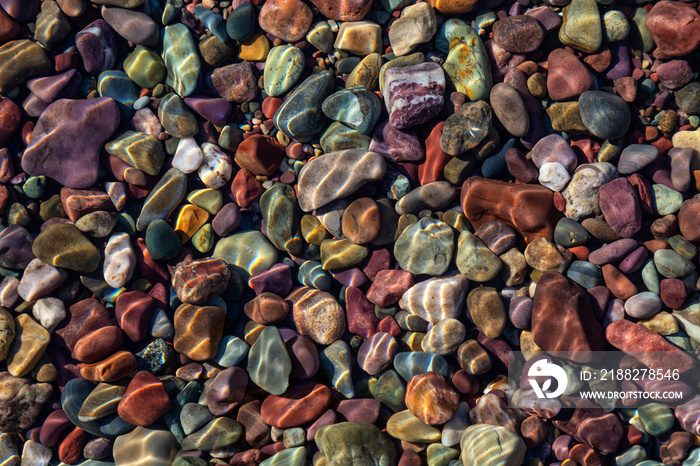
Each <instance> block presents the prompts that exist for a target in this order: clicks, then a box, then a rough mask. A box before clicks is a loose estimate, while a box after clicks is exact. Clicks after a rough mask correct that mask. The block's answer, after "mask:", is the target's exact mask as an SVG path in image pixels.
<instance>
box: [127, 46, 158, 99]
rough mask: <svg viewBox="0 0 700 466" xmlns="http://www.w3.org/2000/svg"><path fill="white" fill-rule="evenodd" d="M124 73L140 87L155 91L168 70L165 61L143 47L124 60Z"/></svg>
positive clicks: (138, 47)
mask: <svg viewBox="0 0 700 466" xmlns="http://www.w3.org/2000/svg"><path fill="white" fill-rule="evenodd" d="M124 71H126V74H127V75H128V76H129V78H130V79H131V80H132V81H134V82H135V83H136V84H138V85H139V86H141V87H143V88H146V89H153V88H154V87H155V86H157V85H158V84H160V83H161V82H163V80H164V79H165V75H166V74H167V69H166V68H165V63H163V59H162V58H160V56H159V55H157V54H156V53H155V52H153V51H151V50H149V49H147V48H146V47H144V46H143V45H139V46H137V47H136V48H135V49H134V51H133V52H131V53H130V54H129V55H128V56H127V57H126V58H125V59H124Z"/></svg>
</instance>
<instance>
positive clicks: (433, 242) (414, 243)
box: [394, 217, 454, 276]
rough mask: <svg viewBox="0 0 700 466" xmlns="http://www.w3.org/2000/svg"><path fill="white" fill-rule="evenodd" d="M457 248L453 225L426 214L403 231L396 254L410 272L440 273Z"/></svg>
mask: <svg viewBox="0 0 700 466" xmlns="http://www.w3.org/2000/svg"><path fill="white" fill-rule="evenodd" d="M419 244H420V247H418V245H419ZM453 249H454V233H453V230H452V228H451V227H450V226H448V225H447V224H445V223H443V222H441V221H439V220H436V219H432V218H430V217H425V218H422V219H421V220H419V221H418V222H416V223H414V224H413V225H411V226H409V227H408V228H406V229H405V230H404V231H403V232H402V233H401V236H399V238H398V239H397V240H396V243H395V244H394V255H395V256H396V260H397V262H398V263H399V265H400V266H401V268H402V269H404V270H406V271H407V272H411V273H413V274H428V275H434V276H439V275H442V274H444V273H445V272H446V271H447V268H448V267H449V265H450V262H451V261H452V253H453Z"/></svg>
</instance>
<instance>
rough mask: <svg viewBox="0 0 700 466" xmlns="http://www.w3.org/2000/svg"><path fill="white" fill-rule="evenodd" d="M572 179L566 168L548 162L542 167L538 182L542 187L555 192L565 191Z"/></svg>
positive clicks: (556, 163)
mask: <svg viewBox="0 0 700 466" xmlns="http://www.w3.org/2000/svg"><path fill="white" fill-rule="evenodd" d="M570 179H571V175H569V172H568V171H567V170H566V167H565V166H564V165H562V164H560V163H559V162H546V163H543V164H542V166H541V167H540V175H539V178H538V181H539V182H540V184H541V185H542V186H544V187H546V188H549V189H551V190H552V191H554V192H559V191H561V190H563V189H564V188H565V187H566V185H567V184H568V183H569V180H570Z"/></svg>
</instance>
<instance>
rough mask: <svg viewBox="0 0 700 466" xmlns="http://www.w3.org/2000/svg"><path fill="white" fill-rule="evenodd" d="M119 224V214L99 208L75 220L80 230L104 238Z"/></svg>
mask: <svg viewBox="0 0 700 466" xmlns="http://www.w3.org/2000/svg"><path fill="white" fill-rule="evenodd" d="M116 224H117V214H115V213H114V212H105V211H104V210H98V211H97V212H90V213H89V214H86V215H83V216H82V217H80V218H79V219H78V221H77V222H75V226H76V227H78V230H80V231H82V232H83V233H86V234H88V235H90V236H93V237H95V238H104V237H106V236H107V235H109V234H110V233H111V232H112V230H113V229H114V226H115V225H116Z"/></svg>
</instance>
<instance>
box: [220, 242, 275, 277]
mask: <svg viewBox="0 0 700 466" xmlns="http://www.w3.org/2000/svg"><path fill="white" fill-rule="evenodd" d="M212 257H213V258H215V259H222V260H223V261H224V262H226V263H227V264H229V265H232V266H234V267H235V270H236V271H237V272H238V273H239V274H240V275H241V276H242V277H243V278H244V279H248V278H250V276H251V275H257V274H260V273H262V272H265V271H266V270H268V269H270V267H272V265H273V264H274V263H275V262H277V249H276V248H275V247H274V246H273V245H272V244H271V243H270V241H269V240H268V239H267V238H265V236H264V235H263V234H262V233H260V232H259V231H241V232H238V233H234V234H232V235H229V236H226V237H225V238H222V239H220V240H219V241H218V242H217V243H216V246H215V247H214V253H213V254H212Z"/></svg>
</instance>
